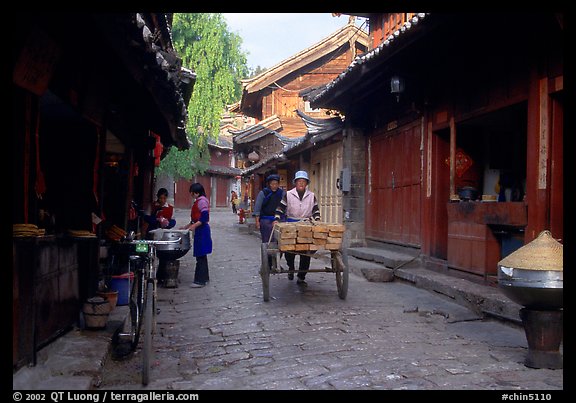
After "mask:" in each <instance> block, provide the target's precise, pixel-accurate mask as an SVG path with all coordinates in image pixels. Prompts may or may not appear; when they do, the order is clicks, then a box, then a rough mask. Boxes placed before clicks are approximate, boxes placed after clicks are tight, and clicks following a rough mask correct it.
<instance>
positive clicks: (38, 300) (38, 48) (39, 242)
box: [8, 13, 195, 369]
mask: <svg viewBox="0 0 576 403" xmlns="http://www.w3.org/2000/svg"><path fill="white" fill-rule="evenodd" d="M14 18H16V19H17V20H18V21H19V24H20V25H19V35H17V36H16V37H14V38H13V39H14V40H13V43H12V44H13V48H12V49H13V50H14V51H13V52H11V53H10V55H9V63H10V66H11V68H12V77H10V78H11V80H10V81H9V82H8V86H9V87H10V88H11V89H12V106H13V114H12V118H13V123H14V124H13V136H12V137H13V139H14V141H13V161H14V163H13V175H12V176H13V190H12V197H13V215H12V222H13V224H28V225H36V226H37V227H39V228H40V229H42V230H43V231H42V234H39V235H38V236H35V237H31V236H26V237H21V236H18V234H17V233H14V234H13V260H12V274H13V293H12V294H13V339H14V340H15V342H14V344H13V368H14V369H17V368H19V367H21V366H24V365H29V364H31V365H34V364H35V358H36V351H37V350H38V349H40V348H41V347H43V346H44V345H46V344H47V343H50V342H51V341H52V340H54V339H55V338H56V337H58V336H59V335H61V334H63V333H64V332H66V331H67V330H69V329H70V328H71V327H73V326H81V325H82V322H81V320H80V318H81V315H80V309H81V306H82V303H83V302H84V301H85V300H86V299H87V298H89V297H92V296H94V295H95V293H96V291H97V290H98V286H99V281H100V280H101V279H103V273H102V271H101V268H100V265H99V263H100V262H99V252H100V244H101V242H103V243H104V244H106V242H107V241H106V237H105V233H106V231H105V230H104V229H105V227H106V226H112V225H116V226H118V227H121V228H123V229H124V230H129V229H134V230H137V228H136V226H137V225H136V220H130V219H129V210H130V206H131V203H132V201H135V202H137V203H138V205H139V206H142V207H143V208H146V207H149V206H150V203H151V201H152V185H153V183H152V178H153V171H154V163H155V161H154V157H153V151H152V150H153V148H154V146H155V144H156V137H155V135H158V136H159V137H160V139H161V142H162V143H163V144H164V146H165V147H170V146H176V147H178V148H180V149H184V148H186V147H187V141H186V133H185V132H184V131H183V130H181V129H180V127H182V126H183V125H182V122H184V121H185V120H186V112H185V111H186V108H185V106H186V102H187V100H189V96H190V95H191V91H192V87H193V84H194V80H195V75H194V74H193V73H192V72H190V71H183V70H182V71H179V70H178V69H179V67H178V63H179V62H180V60H179V59H178V57H177V56H176V54H175V52H174V50H173V48H172V45H171V40H170V35H169V22H168V21H169V18H168V17H167V16H166V15H164V14H162V15H152V14H142V13H138V14H128V13H127V14H121V13H116V14H113V13H110V14H106V15H103V14H90V13H76V14H67V13H60V14H58V13H54V14H42V13H27V14H26V15H23V14H22V15H20V14H16V15H15V16H14ZM152 33H154V38H152ZM148 40H150V41H148ZM153 46H155V47H156V48H155V49H156V50H155V49H153ZM158 49H160V50H161V52H159V51H158ZM164 57H168V58H169V59H170V61H166V60H164ZM159 60H160V61H164V62H165V63H159V62H158V61H159ZM167 70H170V71H167ZM173 74H175V75H177V76H178V77H175V76H173ZM158 77H164V79H159V78H158ZM183 111H184V112H183ZM93 214H94V215H95V216H97V217H99V218H101V219H102V221H100V223H96V222H95V221H94V220H93ZM71 230H83V231H85V232H88V231H90V232H92V235H90V236H86V237H80V236H77V235H75V234H74V233H71V232H70V231H71Z"/></svg>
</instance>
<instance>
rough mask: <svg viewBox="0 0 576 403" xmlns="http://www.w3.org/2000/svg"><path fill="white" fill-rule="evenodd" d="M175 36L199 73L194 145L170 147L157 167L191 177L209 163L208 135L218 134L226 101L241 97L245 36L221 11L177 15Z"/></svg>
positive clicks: (191, 126)
mask: <svg viewBox="0 0 576 403" xmlns="http://www.w3.org/2000/svg"><path fill="white" fill-rule="evenodd" d="M172 36H173V41H174V48H175V49H176V51H177V52H178V54H179V56H180V57H181V58H182V64H183V65H184V66H186V67H188V68H191V69H193V70H194V71H195V72H196V84H195V85H194V91H193V92H192V98H191V99H190V104H189V105H188V122H187V127H186V131H187V133H188V138H189V140H190V143H191V146H190V149H189V150H185V151H178V150H177V149H176V148H172V149H170V151H169V153H168V155H167V156H166V157H165V158H164V159H163V160H162V162H161V164H160V167H159V168H158V170H157V172H158V173H164V174H168V175H173V176H175V177H181V178H185V179H190V178H192V177H193V176H194V175H196V174H197V173H202V172H204V170H206V168H207V167H208V163H209V157H210V153H209V152H208V147H207V145H208V139H209V138H210V137H211V138H217V137H218V134H219V128H220V118H221V116H222V113H223V111H224V109H225V107H226V105H227V104H232V103H234V102H237V101H238V100H240V97H241V95H242V85H241V83H240V80H241V79H243V78H245V77H246V76H247V75H248V67H247V61H246V54H245V53H244V52H243V51H242V50H241V45H242V38H241V37H240V36H238V35H237V34H235V33H232V32H230V31H229V29H228V25H227V24H226V21H225V20H224V17H223V16H222V14H219V13H201V14H192V13H182V14H174V22H173V26H172Z"/></svg>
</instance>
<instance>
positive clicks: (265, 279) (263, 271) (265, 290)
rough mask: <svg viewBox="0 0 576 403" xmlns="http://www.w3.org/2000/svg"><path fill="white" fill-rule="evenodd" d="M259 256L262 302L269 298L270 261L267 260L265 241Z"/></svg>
mask: <svg viewBox="0 0 576 403" xmlns="http://www.w3.org/2000/svg"><path fill="white" fill-rule="evenodd" d="M260 257H261V258H262V264H261V265H260V277H262V297H263V298H264V302H268V301H269V300H270V263H269V262H268V249H267V244H266V243H265V242H263V243H262V246H261V253H260Z"/></svg>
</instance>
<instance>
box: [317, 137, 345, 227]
mask: <svg viewBox="0 0 576 403" xmlns="http://www.w3.org/2000/svg"><path fill="white" fill-rule="evenodd" d="M311 167H312V169H311V171H312V172H311V173H310V174H311V176H310V180H311V181H310V190H312V191H313V192H314V193H315V194H316V198H317V199H318V206H319V207H320V216H321V219H322V221H326V222H331V223H337V224H341V223H342V192H341V191H340V190H339V189H338V187H337V180H338V178H339V177H340V171H341V170H342V143H336V144H332V145H329V146H327V147H324V148H322V149H320V150H317V151H314V152H313V153H312V159H311Z"/></svg>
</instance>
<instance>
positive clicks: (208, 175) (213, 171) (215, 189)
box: [174, 136, 240, 209]
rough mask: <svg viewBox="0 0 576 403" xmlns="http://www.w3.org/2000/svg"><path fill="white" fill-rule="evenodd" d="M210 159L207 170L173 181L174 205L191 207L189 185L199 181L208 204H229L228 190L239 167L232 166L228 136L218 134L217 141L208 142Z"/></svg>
mask: <svg viewBox="0 0 576 403" xmlns="http://www.w3.org/2000/svg"><path fill="white" fill-rule="evenodd" d="M208 150H209V152H210V161H209V164H210V165H209V166H208V168H207V170H206V171H205V172H204V174H202V175H195V176H194V177H193V178H192V179H190V180H188V179H179V180H177V181H175V182H174V206H175V207H177V208H183V209H189V208H191V207H192V198H191V196H190V192H189V190H190V185H191V184H192V183H194V182H198V183H201V184H202V186H204V190H206V196H207V197H208V199H209V200H210V206H211V207H212V208H215V207H227V206H230V192H231V190H232V189H233V186H234V184H235V183H236V176H238V175H239V174H240V169H238V168H235V167H233V166H232V165H233V153H232V146H231V142H230V141H229V138H228V136H220V137H219V138H218V140H217V141H211V142H210V144H208Z"/></svg>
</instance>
